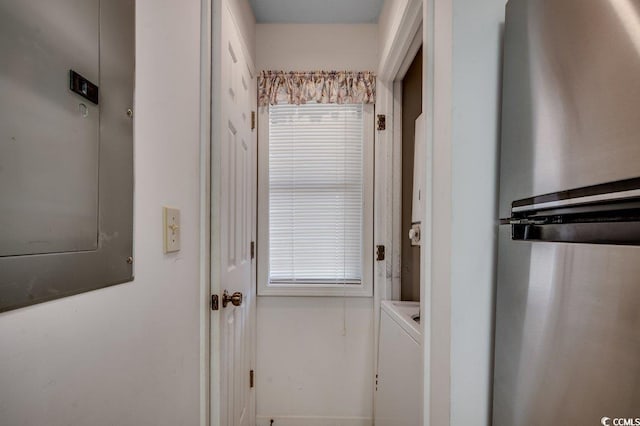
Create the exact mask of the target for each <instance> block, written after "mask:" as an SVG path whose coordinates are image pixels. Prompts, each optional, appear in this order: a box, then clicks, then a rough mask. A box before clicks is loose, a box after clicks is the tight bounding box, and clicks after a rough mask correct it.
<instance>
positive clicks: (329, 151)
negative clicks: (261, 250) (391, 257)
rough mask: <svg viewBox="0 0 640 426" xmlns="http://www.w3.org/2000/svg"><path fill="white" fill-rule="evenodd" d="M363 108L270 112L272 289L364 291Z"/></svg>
mask: <svg viewBox="0 0 640 426" xmlns="http://www.w3.org/2000/svg"><path fill="white" fill-rule="evenodd" d="M363 139H364V125H363V107H362V105H361V104H341V105H339V104H304V105H299V106H296V105H288V104H287V105H272V106H270V107H269V165H268V170H269V282H270V283H271V284H292V285H300V284H309V285H313V284H320V285H322V284H360V282H361V279H362V241H363V238H362V232H363Z"/></svg>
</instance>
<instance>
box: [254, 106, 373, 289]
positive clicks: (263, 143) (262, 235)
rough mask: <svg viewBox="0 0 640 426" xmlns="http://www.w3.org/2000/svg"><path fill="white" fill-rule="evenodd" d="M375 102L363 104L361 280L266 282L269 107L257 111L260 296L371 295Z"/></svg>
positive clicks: (267, 255)
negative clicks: (346, 281) (334, 282)
mask: <svg viewBox="0 0 640 426" xmlns="http://www.w3.org/2000/svg"><path fill="white" fill-rule="evenodd" d="M373 117H374V106H373V105H371V104H364V105H363V108H362V122H363V123H362V124H363V126H364V129H363V137H364V141H363V147H362V149H363V159H362V160H363V161H362V166H363V169H364V170H363V194H362V196H363V206H362V215H363V217H362V229H363V232H362V260H361V261H362V279H361V281H360V284H343V283H336V284H329V283H326V282H325V283H308V284H271V283H269V107H268V106H267V107H261V108H260V109H259V113H258V230H257V237H258V241H257V246H258V247H257V266H258V269H257V278H258V280H257V281H258V282H257V287H258V288H257V291H258V295H259V296H350V297H372V296H373V233H374V221H373V215H374V211H373V206H374V204H373V201H374V173H373V168H374V151H375V145H374V122H373Z"/></svg>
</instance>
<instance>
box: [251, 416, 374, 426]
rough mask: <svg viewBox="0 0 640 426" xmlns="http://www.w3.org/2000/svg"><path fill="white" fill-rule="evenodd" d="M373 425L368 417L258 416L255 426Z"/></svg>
mask: <svg viewBox="0 0 640 426" xmlns="http://www.w3.org/2000/svg"><path fill="white" fill-rule="evenodd" d="M271 420H273V421H274V425H278V426H373V419H372V418H370V417H304V416H273V417H271V416H258V417H256V426H270V425H271Z"/></svg>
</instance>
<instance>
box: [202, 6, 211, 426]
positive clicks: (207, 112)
mask: <svg viewBox="0 0 640 426" xmlns="http://www.w3.org/2000/svg"><path fill="white" fill-rule="evenodd" d="M200 7H201V10H200V19H201V20H200V219H199V229H200V426H208V425H209V424H210V412H209V408H210V378H211V376H210V372H209V371H210V370H209V367H210V364H209V362H210V339H211V334H210V333H211V328H210V327H211V308H210V307H209V298H210V294H211V281H210V278H211V270H210V259H211V234H210V225H211V223H210V218H211V185H210V183H211V149H210V147H211V121H210V117H211V0H201V2H200Z"/></svg>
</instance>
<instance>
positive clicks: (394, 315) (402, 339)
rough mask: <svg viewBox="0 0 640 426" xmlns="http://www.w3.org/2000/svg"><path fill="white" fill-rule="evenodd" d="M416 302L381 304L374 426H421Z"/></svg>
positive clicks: (418, 329)
mask: <svg viewBox="0 0 640 426" xmlns="http://www.w3.org/2000/svg"><path fill="white" fill-rule="evenodd" d="M419 313H420V303H418V302H399V301H384V302H382V313H381V318H380V339H379V340H378V377H377V381H376V399H375V425H376V426H417V425H420V424H422V417H421V403H422V398H421V395H422V380H423V379H422V377H423V375H422V371H421V367H420V358H421V354H422V351H421V349H420V348H421V346H422V333H421V331H420V323H419Z"/></svg>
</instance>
